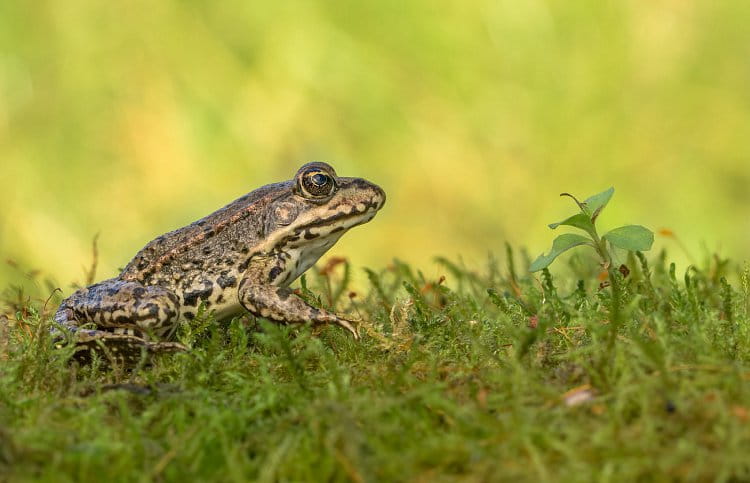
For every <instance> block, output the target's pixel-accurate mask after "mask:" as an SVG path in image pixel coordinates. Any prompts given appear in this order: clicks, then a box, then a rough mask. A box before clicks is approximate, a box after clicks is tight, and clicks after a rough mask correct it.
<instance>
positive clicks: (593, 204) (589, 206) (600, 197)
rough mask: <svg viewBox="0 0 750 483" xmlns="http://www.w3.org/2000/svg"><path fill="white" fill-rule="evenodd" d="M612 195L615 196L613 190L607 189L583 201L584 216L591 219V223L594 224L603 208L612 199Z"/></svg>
mask: <svg viewBox="0 0 750 483" xmlns="http://www.w3.org/2000/svg"><path fill="white" fill-rule="evenodd" d="M613 194H615V189H614V188H609V189H608V190H606V191H602V192H601V193H599V194H595V195H594V196H591V197H589V198H586V199H585V200H584V202H583V204H584V205H586V211H587V213H586V214H587V215H589V216H590V217H591V223H595V222H596V217H598V216H599V213H601V211H602V210H603V209H604V207H605V206H607V203H609V200H610V199H612V195H613Z"/></svg>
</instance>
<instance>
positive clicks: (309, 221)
mask: <svg viewBox="0 0 750 483" xmlns="http://www.w3.org/2000/svg"><path fill="white" fill-rule="evenodd" d="M287 183H289V185H287V186H289V188H290V189H291V193H289V192H287V194H286V195H285V196H283V197H280V198H278V199H276V200H275V201H274V202H273V203H272V205H271V209H270V213H269V214H270V216H269V217H268V219H267V221H266V232H267V233H269V234H270V233H273V235H275V236H271V237H269V238H272V239H274V241H273V245H275V247H276V249H277V250H289V249H300V248H303V251H304V252H307V253H308V254H309V257H306V258H310V257H314V258H315V260H317V257H319V256H320V255H322V254H323V253H324V252H325V251H326V250H327V249H328V248H330V247H331V246H332V245H333V244H334V243H335V242H336V240H338V239H339V238H340V237H341V235H343V234H344V233H345V232H346V231H347V230H349V229H350V228H352V227H355V226H357V225H361V224H363V223H367V222H368V221H370V220H371V219H372V218H373V217H374V216H375V214H376V213H377V212H378V210H380V208H382V207H383V204H385V192H384V191H383V190H382V189H381V188H380V187H379V186H377V185H375V184H373V183H370V182H369V181H366V180H364V179H361V178H345V177H339V176H337V175H336V171H334V169H333V168H332V167H331V166H329V165H328V164H326V163H321V162H314V163H308V164H305V165H304V166H302V167H301V168H300V169H299V171H297V174H296V175H295V177H294V179H292V180H291V181H289V182H287ZM313 263H314V260H313Z"/></svg>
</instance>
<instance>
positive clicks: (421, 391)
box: [0, 249, 750, 481]
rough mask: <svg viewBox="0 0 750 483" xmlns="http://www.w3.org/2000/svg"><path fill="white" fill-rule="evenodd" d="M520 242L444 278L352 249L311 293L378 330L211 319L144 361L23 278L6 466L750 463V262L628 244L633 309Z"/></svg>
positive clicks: (459, 475) (281, 473)
mask: <svg viewBox="0 0 750 483" xmlns="http://www.w3.org/2000/svg"><path fill="white" fill-rule="evenodd" d="M507 255H508V256H506V257H504V261H503V262H502V263H500V262H498V261H496V260H494V259H490V260H488V263H487V265H486V266H485V267H483V268H481V269H477V268H476V267H469V268H467V267H464V266H463V265H462V264H461V263H455V262H451V261H449V260H446V259H439V260H438V262H439V264H440V266H441V267H442V272H443V273H444V277H439V278H438V279H436V280H428V279H425V277H424V276H422V274H421V272H419V271H418V270H415V269H414V268H412V267H410V266H408V265H407V264H404V263H401V262H398V261H395V262H394V263H393V264H392V265H391V266H389V267H387V268H385V269H382V270H380V271H372V270H368V271H367V280H368V283H365V284H363V287H362V288H361V289H360V290H357V289H356V288H353V287H351V286H350V285H349V282H348V280H349V273H350V271H351V270H355V269H354V268H352V267H350V266H349V265H348V264H347V263H346V262H341V261H339V263H337V262H335V261H334V262H333V263H331V264H329V265H327V266H325V267H324V268H323V270H320V269H315V270H311V271H310V272H308V274H307V278H306V280H304V281H303V283H302V284H301V285H298V288H299V290H300V293H302V295H303V296H305V297H307V299H308V300H309V301H311V302H312V303H315V304H320V305H323V306H328V307H335V308H336V309H338V310H339V311H340V312H345V313H349V314H354V316H355V317H357V318H360V319H362V320H363V321H364V322H362V326H361V327H362V329H361V332H362V335H363V339H362V341H361V342H357V341H355V340H353V339H352V338H351V337H349V336H348V335H347V334H346V333H344V331H341V330H340V329H337V328H335V327H328V328H322V329H320V328H318V329H314V328H311V327H283V326H275V325H272V324H270V323H267V322H265V321H262V320H260V321H255V320H250V319H248V318H238V319H235V320H231V321H220V322H217V321H214V320H212V318H211V317H210V315H208V314H204V316H202V317H199V318H198V319H197V321H194V322H192V323H191V325H187V323H186V324H184V325H183V326H181V328H180V331H179V334H178V337H179V339H180V340H181V341H183V342H184V343H186V344H188V345H189V346H191V347H192V350H191V351H190V352H188V353H182V354H169V355H164V356H160V357H155V358H153V360H152V361H151V362H150V363H149V364H143V365H142V366H139V367H136V368H132V369H129V370H127V369H124V368H121V367H117V366H115V367H107V365H106V363H105V362H104V361H95V363H94V364H93V365H91V366H79V365H77V364H76V363H72V362H70V361H69V357H70V354H71V352H70V350H69V349H53V348H52V344H51V343H50V337H49V335H48V333H49V324H50V323H51V321H50V319H51V314H52V313H53V312H54V309H55V306H56V303H55V301H56V300H59V298H55V297H57V295H54V296H53V298H52V299H50V300H47V298H48V297H49V295H50V290H49V289H48V287H46V286H45V285H44V284H38V288H37V289H36V291H34V289H32V290H29V289H26V290H24V291H21V290H19V289H13V288H9V289H7V290H6V291H5V297H4V303H5V306H6V312H5V314H6V315H4V316H3V320H0V359H2V364H1V365H0V387H2V391H0V481H5V480H8V481H25V480H30V479H34V480H41V481H45V480H49V481H53V480H54V481H108V480H112V481H135V480H157V481H161V480H185V479H188V480H194V481H248V480H258V481H349V480H351V481H435V480H437V481H455V480H460V481H634V480H639V481H640V480H642V481H706V480H716V481H747V480H748V479H750V459H748V451H747V450H748V448H749V447H750V368H749V367H748V364H747V360H748V357H750V326H749V325H748V323H749V322H750V316H749V315H748V314H749V313H750V270H749V269H748V268H747V267H746V266H742V265H741V264H740V263H735V262H732V261H727V260H722V259H720V258H719V257H714V258H713V259H711V260H710V261H707V262H706V263H705V264H704V265H705V266H704V267H703V268H691V269H690V270H689V271H688V272H687V274H679V275H678V274H676V273H675V270H674V269H673V268H672V269H670V268H671V267H670V264H669V258H668V256H667V255H666V254H663V253H662V254H660V255H654V256H652V258H650V259H649V260H648V261H647V260H646V258H645V257H642V258H637V257H636V256H634V255H632V254H631V255H628V256H627V257H623V259H624V261H625V265H627V266H628V268H629V270H630V273H629V274H628V275H627V277H625V278H624V280H622V283H623V286H624V290H623V293H622V300H621V307H622V309H621V319H620V321H619V322H618V323H617V324H613V323H612V320H610V318H611V317H610V315H611V307H612V299H611V292H610V288H609V287H607V283H606V282H604V283H603V282H602V279H601V278H600V277H598V273H599V271H600V268H599V267H598V266H597V265H596V263H595V262H594V261H593V260H591V259H588V258H586V257H584V256H574V257H573V258H571V259H570V260H569V261H568V262H567V266H566V265H564V264H560V266H553V267H552V269H553V270H552V273H550V272H547V271H545V272H542V273H540V274H538V275H539V276H534V277H532V276H531V275H530V274H528V273H527V272H526V267H527V266H528V257H525V256H523V255H518V254H515V255H514V254H513V253H512V251H511V250H510V249H509V250H508V254H507ZM43 286H44V288H42V287H43ZM353 290H356V291H353ZM613 327H614V328H615V329H616V330H617V333H616V334H615V333H612V332H611V331H612V330H613ZM613 336H616V337H613ZM99 362H100V363H99Z"/></svg>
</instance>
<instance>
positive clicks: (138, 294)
mask: <svg viewBox="0 0 750 483" xmlns="http://www.w3.org/2000/svg"><path fill="white" fill-rule="evenodd" d="M179 307H180V304H179V299H178V298H177V296H176V295H175V294H174V293H172V292H170V291H169V290H166V289H164V288H161V287H158V286H146V285H143V284H141V283H138V282H133V281H124V280H120V279H116V278H115V279H110V280H105V281H103V282H100V283H97V284H94V285H91V286H90V287H87V288H84V289H81V290H79V291H77V292H75V293H74V294H73V295H71V296H70V297H68V298H67V299H65V300H63V302H62V304H60V308H59V309H58V310H57V313H56V314H55V322H57V323H58V324H59V325H60V326H62V328H63V329H66V330H67V331H68V332H70V333H72V335H73V339H74V343H75V345H76V347H77V350H76V353H78V352H80V351H85V352H88V349H93V350H99V344H100V343H101V344H103V346H104V348H105V350H108V351H110V352H111V353H112V354H113V355H116V356H117V357H118V358H121V359H125V360H127V361H131V360H134V361H137V360H138V359H140V357H141V349H142V348H144V349H146V350H147V351H148V352H171V351H177V350H185V347H184V346H183V345H182V344H179V343H176V342H161V341H150V340H148V337H149V336H154V337H157V338H162V337H166V336H168V335H169V334H170V333H171V332H172V331H173V329H174V327H175V326H176V322H177V319H178V316H179Z"/></svg>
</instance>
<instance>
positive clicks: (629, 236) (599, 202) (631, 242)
mask: <svg viewBox="0 0 750 483" xmlns="http://www.w3.org/2000/svg"><path fill="white" fill-rule="evenodd" d="M614 192H615V189H614V188H609V189H608V190H606V191H602V192H601V193H599V194H596V195H594V196H592V197H590V198H587V199H586V200H585V201H583V202H580V201H578V199H577V198H576V197H575V196H573V195H571V194H570V193H562V194H561V195H560V196H567V197H569V198H572V199H573V201H575V203H576V205H578V208H579V209H580V213H576V214H575V215H573V216H570V217H568V218H566V219H565V220H563V221H561V222H558V223H552V224H551V225H549V227H550V228H552V229H553V230H554V229H555V228H557V227H558V226H572V227H573V228H578V229H579V230H582V231H584V232H585V233H586V235H588V236H584V235H579V234H576V233H565V234H562V235H560V236H558V237H557V238H555V240H554V241H553V242H552V249H551V250H550V252H549V253H548V254H547V255H544V254H542V255H540V256H539V257H538V258H537V259H536V260H534V262H533V263H532V264H531V266H530V267H529V271H531V272H538V271H539V270H542V269H545V268H547V267H548V266H549V265H550V264H551V263H552V262H553V261H554V260H555V259H556V258H557V257H558V256H560V255H561V254H562V253H564V252H566V251H568V250H570V249H571V248H574V247H577V246H581V245H586V246H590V247H591V248H593V249H594V250H595V251H596V253H597V254H598V255H599V257H600V258H601V261H602V266H603V267H604V268H605V269H607V270H608V271H610V273H611V271H612V270H613V268H612V252H611V251H610V250H609V249H608V247H607V243H609V245H610V246H612V247H617V248H622V249H624V250H630V251H634V252H636V251H646V250H650V249H651V245H653V243H654V233H653V232H652V231H651V230H649V229H648V228H645V227H643V226H640V225H625V226H621V227H619V228H615V229H614V230H612V231H610V232H608V233H606V234H605V235H603V236H599V233H598V232H597V230H596V220H597V218H598V217H599V215H600V214H601V212H602V210H603V209H604V207H605V206H607V203H609V200H610V199H611V198H612V195H613V194H614ZM610 278H612V277H611V276H610ZM610 282H612V283H615V282H614V281H612V280H610Z"/></svg>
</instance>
